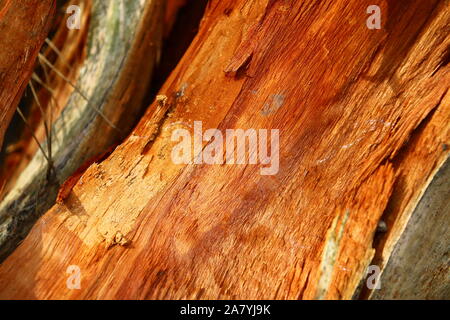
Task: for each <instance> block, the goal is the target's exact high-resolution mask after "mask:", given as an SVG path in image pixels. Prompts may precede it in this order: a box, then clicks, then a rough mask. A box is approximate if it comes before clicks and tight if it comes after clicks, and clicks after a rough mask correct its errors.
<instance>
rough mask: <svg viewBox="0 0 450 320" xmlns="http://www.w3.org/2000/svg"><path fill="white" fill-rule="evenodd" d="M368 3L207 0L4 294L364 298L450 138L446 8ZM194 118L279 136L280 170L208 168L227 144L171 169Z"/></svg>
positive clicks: (25, 254)
mask: <svg viewBox="0 0 450 320" xmlns="http://www.w3.org/2000/svg"><path fill="white" fill-rule="evenodd" d="M370 4H371V3H369V1H353V2H348V1H344V0H325V1H320V2H319V1H306V2H305V1H270V0H265V1H264V0H263V1H253V0H238V1H231V0H221V1H211V2H210V3H209V5H208V8H207V11H206V13H205V16H204V19H203V21H202V23H201V28H200V31H199V33H198V35H197V36H196V38H195V40H194V41H193V43H192V44H191V46H190V48H189V50H188V51H187V53H186V54H185V56H184V57H183V59H182V61H181V62H180V63H179V65H178V66H177V68H176V70H175V71H174V72H173V73H172V74H171V76H170V77H169V78H168V79H167V81H166V83H165V84H164V86H163V87H162V89H161V90H160V96H159V97H158V99H157V100H156V101H155V102H154V103H153V104H152V105H151V106H150V107H149V109H148V111H147V113H146V114H145V116H144V117H143V118H142V119H141V121H140V123H139V125H138V126H137V127H136V129H135V130H134V131H133V133H132V134H131V135H130V136H129V137H128V138H127V139H126V140H125V142H124V143H123V144H121V145H120V146H119V147H117V149H116V150H115V151H114V152H113V153H112V154H111V155H110V156H109V157H108V158H107V159H106V160H104V161H102V162H99V163H94V164H93V165H92V166H91V167H89V168H88V169H87V170H86V172H85V173H84V174H83V175H82V176H81V177H80V178H79V181H78V183H77V184H76V186H75V187H74V188H73V190H63V191H64V193H65V194H66V195H68V196H67V198H66V199H64V202H63V203H61V204H57V205H55V206H54V207H53V208H52V209H51V210H50V211H48V212H47V213H46V214H45V215H44V216H43V217H42V218H41V219H40V220H39V221H38V223H37V224H36V225H35V226H34V228H33V229H32V231H31V233H30V234H29V236H28V237H27V238H26V239H25V241H24V242H23V243H22V244H21V245H20V246H19V247H18V248H17V250H15V251H14V253H13V254H12V255H11V256H9V257H8V259H7V260H6V261H5V262H4V263H3V264H2V265H1V266H0V297H1V298H40V299H43V298H57V299H61V298H70V299H83V298H85V299H108V298H139V299H164V298H171V299H181V298H182V299H189V298H194V299H195V298H200V299H215V298H231V299H232V298H238V299H255V298H258V299H271V298H275V299H324V298H327V299H350V298H352V297H353V298H354V297H359V296H360V294H362V296H365V297H370V296H371V292H364V291H365V290H366V289H367V288H366V283H365V277H366V272H367V269H368V267H369V265H376V266H378V267H379V268H380V269H381V270H382V271H383V270H386V272H387V273H386V275H387V276H389V272H390V271H389V269H388V268H389V263H388V262H389V261H392V260H391V258H392V254H399V253H398V252H399V250H397V249H395V250H394V248H398V244H399V243H400V242H401V241H402V236H404V235H405V234H406V233H405V232H408V228H407V226H408V225H409V223H410V222H412V221H413V220H412V219H415V217H416V216H415V214H416V212H417V210H415V208H417V204H418V203H419V201H420V199H421V198H422V196H423V194H424V193H425V190H426V188H427V186H428V185H429V183H430V181H431V180H432V178H433V176H434V175H435V174H436V172H437V171H438V170H439V168H441V167H442V164H443V163H445V161H446V159H448V156H449V148H448V145H449V143H450V141H449V137H450V135H449V130H450V125H449V123H450V122H449V119H450V108H449V106H450V93H449V87H450V81H449V80H450V67H449V65H448V62H449V46H450V35H449V33H448V30H449V21H450V9H449V6H448V4H447V3H446V1H439V0H430V1H421V0H408V1H396V0H386V1H381V2H380V7H381V9H382V17H383V20H382V21H383V25H382V28H381V29H380V30H377V29H375V30H374V29H369V28H368V27H367V25H366V20H367V18H368V15H367V13H366V12H367V7H368V6H369V5H370ZM411 21H414V23H411ZM200 121H201V123H202V128H203V131H204V130H207V129H210V128H217V129H218V130H219V132H221V133H223V134H224V135H225V134H226V130H227V129H243V130H248V129H256V130H260V129H261V130H266V129H267V130H279V145H277V144H276V143H274V144H272V145H271V148H270V150H271V152H272V154H274V153H275V152H276V151H277V150H279V168H277V169H278V170H275V171H272V172H271V173H273V174H272V175H270V174H269V175H264V174H261V173H262V171H261V169H262V168H266V169H267V166H268V165H269V164H267V163H266V164H261V163H258V164H252V163H247V164H241V165H233V164H230V163H228V164H227V163H223V164H217V165H212V164H211V165H210V164H206V163H201V161H200V158H199V156H200V155H203V156H204V155H205V152H206V151H207V150H211V148H208V146H210V145H212V144H213V141H215V142H216V143H215V144H214V145H215V146H218V145H219V143H218V141H220V139H219V138H218V137H217V136H216V138H215V139H214V140H213V139H212V138H211V137H208V138H207V139H205V140H203V139H202V140H200V142H199V143H200V144H201V145H200V146H199V145H197V146H195V145H194V147H193V152H192V154H191V155H192V157H191V160H192V163H189V164H176V163H175V162H174V156H173V150H174V147H176V146H177V145H178V141H173V133H174V132H175V130H176V129H187V130H188V132H189V133H190V136H191V137H195V132H194V128H196V127H197V128H198V124H199V122H200ZM203 131H202V132H203ZM179 132H185V131H179ZM256 132H258V133H260V134H261V131H256ZM269 132H270V131H269ZM273 132H275V131H273ZM258 137H260V136H258ZM269 137H270V135H269ZM269 140H270V139H269ZM186 141H188V139H187V140H186ZM197 142H198V141H197ZM266 147H267V146H266ZM278 147H279V149H278ZM260 148H261V145H259V146H258V149H257V150H259V151H255V152H258V153H260V152H261V151H260ZM225 149H226V150H227V151H229V150H233V151H234V148H232V147H230V146H229V145H228V144H227V145H226V146H225ZM216 150H220V148H219V149H216ZM191 151H192V150H191ZM210 155H211V154H210ZM220 159H222V162H224V160H225V156H224V155H223V154H222V158H220V157H219V160H218V162H221V161H220ZM272 160H273V161H275V159H272ZM247 162H248V161H247ZM272 164H274V162H272ZM275 167H276V166H275ZM275 167H272V168H275ZM447 201H448V200H447ZM381 220H383V221H384V222H385V223H386V225H387V232H385V233H384V234H377V233H376V231H377V227H378V226H380V225H382V223H380V221H381ZM436 221H438V220H436ZM383 229H386V228H383ZM448 229H449V227H448V224H447V226H446V227H445V226H443V227H442V228H441V229H440V230H441V231H442V230H444V231H446V234H448V231H449V230H448ZM384 231H386V230H384ZM444 240H445V239H443V241H444ZM445 241H447V247H448V238H447V239H446V240H445ZM400 251H401V250H400ZM434 258H435V259H439V258H440V259H442V257H437V256H435V257H434ZM444 258H445V256H444ZM445 259H446V258H445ZM24 261H26V263H23V262H24ZM435 265H440V264H439V263H437V262H436V264H435ZM70 266H76V267H77V268H78V269H77V270H79V271H80V273H79V276H81V283H80V289H79V290H72V289H73V288H70V287H69V286H68V285H67V278H68V277H69V276H70V275H68V274H67V271H68V270H69V269H68V268H69V267H70ZM385 266H388V268H387V269H385ZM433 272H435V273H438V274H439V277H442V275H445V274H448V270H438V269H436V270H434V271H433ZM423 276H424V277H427V276H429V277H433V276H436V274H434V275H433V274H428V275H423ZM381 285H382V286H390V285H395V284H393V283H390V282H386V283H384V282H383V283H382V284H381ZM447 288H448V284H447ZM394 291H395V290H394ZM385 292H387V291H385ZM445 292H448V290H447V289H446V288H444V289H442V290H437V291H436V292H434V293H431V295H429V296H427V297H428V298H430V297H435V298H442V294H445ZM373 297H374V298H376V297H377V295H376V294H375V295H374V296H373ZM397 297H398V296H397ZM400 297H401V296H400Z"/></svg>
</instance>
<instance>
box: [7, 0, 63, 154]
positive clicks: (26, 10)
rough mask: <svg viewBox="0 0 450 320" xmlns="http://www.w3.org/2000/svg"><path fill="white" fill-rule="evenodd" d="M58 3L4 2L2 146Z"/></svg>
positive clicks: (52, 0)
mask: <svg viewBox="0 0 450 320" xmlns="http://www.w3.org/2000/svg"><path fill="white" fill-rule="evenodd" d="M54 10H55V0H27V1H14V0H1V1H0V34H1V35H2V36H1V37H0V48H1V51H0V146H1V145H2V144H3V138H4V135H5V131H6V128H7V127H8V125H9V122H10V121H11V118H12V116H13V114H14V111H15V110H16V107H17V104H18V103H19V100H20V98H21V97H22V93H23V91H24V90H25V87H26V86H27V84H28V81H29V80H30V78H31V74H32V72H33V69H34V64H35V60H36V57H37V54H38V52H39V50H40V48H41V46H42V44H43V42H44V40H45V38H46V36H47V32H48V31H49V29H50V27H51V23H52V18H53V14H54Z"/></svg>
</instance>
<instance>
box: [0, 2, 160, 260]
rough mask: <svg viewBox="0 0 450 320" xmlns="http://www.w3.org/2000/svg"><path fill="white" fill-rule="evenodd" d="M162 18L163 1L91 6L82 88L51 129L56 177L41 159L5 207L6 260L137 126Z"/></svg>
mask: <svg viewBox="0 0 450 320" xmlns="http://www.w3.org/2000/svg"><path fill="white" fill-rule="evenodd" d="M86 3H87V4H90V1H86ZM83 9H84V10H89V9H90V5H86V7H83ZM163 14H164V6H163V2H162V1H160V0H148V1H139V2H135V1H133V2H129V1H125V0H117V1H111V2H107V3H106V2H93V3H92V14H91V20H90V26H89V33H88V52H87V57H86V59H85V61H84V64H83V67H82V68H81V70H80V73H79V76H78V79H77V81H76V86H77V88H78V89H77V90H74V91H72V94H71V95H70V98H69V100H68V101H67V105H66V106H65V107H64V111H63V112H61V114H60V116H59V117H58V118H57V119H56V121H55V122H54V124H53V129H52V131H53V136H54V139H53V140H52V149H53V165H54V171H53V172H54V177H52V178H51V179H49V177H48V163H47V160H46V158H45V157H44V156H43V154H42V153H36V154H35V155H34V157H33V159H32V160H31V161H30V163H29V164H28V165H27V167H26V168H25V169H24V170H23V171H22V172H21V173H20V176H19V177H18V179H17V181H16V183H15V185H14V187H13V188H12V189H11V190H10V192H9V193H8V194H7V195H6V196H5V198H4V199H3V201H2V202H1V203H0V260H2V259H4V257H6V256H7V255H8V254H9V253H10V252H11V251H12V250H13V249H14V248H15V247H16V246H17V244H18V243H19V242H20V241H21V240H22V239H23V238H24V237H25V235H26V234H27V233H28V231H29V230H30V228H31V226H32V225H33V223H34V222H35V221H36V219H37V218H38V217H39V216H40V215H41V214H43V213H44V212H45V211H46V210H48V209H49V208H50V207H51V206H52V205H53V204H54V203H55V200H56V196H57V194H58V189H59V187H60V185H61V184H62V183H63V182H64V181H65V180H66V179H67V178H69V177H70V175H71V174H73V173H74V172H75V171H76V170H77V169H78V168H79V167H80V166H81V165H83V163H84V162H85V161H86V160H88V159H90V158H92V157H95V156H96V155H98V154H101V153H103V152H105V151H106V150H107V149H108V148H109V147H110V146H111V145H113V144H114V143H116V142H117V141H118V140H120V139H123V138H124V137H125V136H126V135H127V132H129V130H130V129H131V127H132V126H133V125H134V123H135V121H136V117H137V115H138V114H139V113H140V112H141V108H142V104H143V100H144V97H145V95H146V90H147V87H148V84H149V82H150V79H151V74H152V71H153V67H154V65H155V63H156V61H157V57H158V55H159V50H160V49H161V38H162V30H161V29H162V19H163ZM63 27H65V26H63ZM80 32H82V31H81V30H80ZM67 85H69V86H70V84H67ZM44 150H46V144H44Z"/></svg>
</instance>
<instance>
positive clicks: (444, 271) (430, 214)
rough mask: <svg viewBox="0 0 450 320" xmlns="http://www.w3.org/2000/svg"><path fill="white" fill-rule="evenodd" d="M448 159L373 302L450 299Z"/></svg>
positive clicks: (415, 214)
mask: <svg viewBox="0 0 450 320" xmlns="http://www.w3.org/2000/svg"><path fill="white" fill-rule="evenodd" d="M449 222H450V159H447V161H446V162H445V163H444V165H443V166H442V167H441V168H440V170H439V171H438V173H437V174H436V175H435V176H434V178H433V180H432V182H431V184H430V185H429V187H428V188H427V190H426V191H425V194H424V195H423V197H422V199H421V200H420V203H419V204H418V206H417V207H416V209H415V210H414V212H413V214H412V216H411V219H410V220H409V222H408V225H407V227H406V229H405V231H404V233H403V234H402V236H401V238H400V240H399V241H398V243H397V244H396V246H395V248H394V250H393V252H392V255H391V257H390V259H389V261H388V262H387V264H386V267H385V268H384V270H383V273H382V275H381V278H380V281H381V283H380V285H381V288H380V289H379V290H374V291H373V293H372V296H371V298H372V299H450V224H449Z"/></svg>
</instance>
